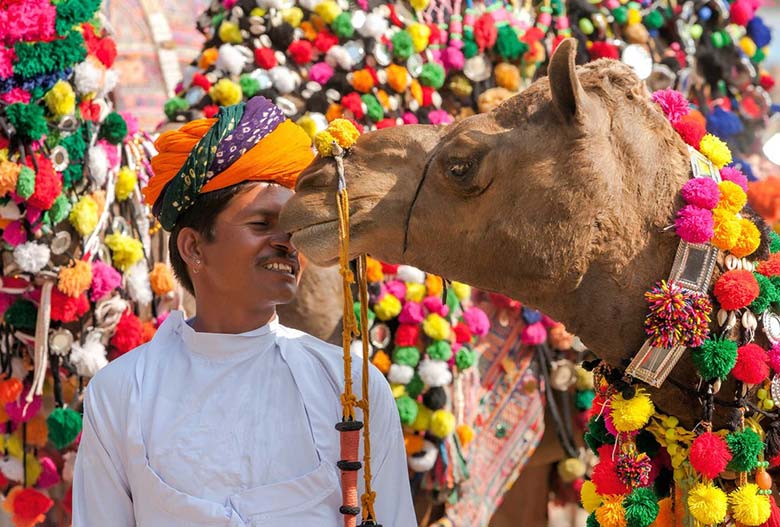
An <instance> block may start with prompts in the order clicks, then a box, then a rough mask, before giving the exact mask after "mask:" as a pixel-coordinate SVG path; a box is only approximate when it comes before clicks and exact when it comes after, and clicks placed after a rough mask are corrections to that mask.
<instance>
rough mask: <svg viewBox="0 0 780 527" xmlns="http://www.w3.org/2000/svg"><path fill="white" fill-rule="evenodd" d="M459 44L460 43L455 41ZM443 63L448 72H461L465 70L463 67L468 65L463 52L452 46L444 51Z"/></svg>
mask: <svg viewBox="0 0 780 527" xmlns="http://www.w3.org/2000/svg"><path fill="white" fill-rule="evenodd" d="M453 42H458V41H453ZM441 61H442V63H443V64H444V68H445V69H446V70H447V71H450V70H456V71H460V70H462V69H463V66H464V65H465V64H466V58H465V57H464V56H463V52H462V51H461V50H460V49H459V48H456V47H453V46H452V45H450V46H449V47H448V48H447V49H445V50H444V52H443V53H442V56H441Z"/></svg>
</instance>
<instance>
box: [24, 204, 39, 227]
mask: <svg viewBox="0 0 780 527" xmlns="http://www.w3.org/2000/svg"><path fill="white" fill-rule="evenodd" d="M41 214H42V212H41V209H39V208H38V207H34V206H32V205H30V204H29V203H28V204H27V211H26V212H25V215H24V217H25V218H27V223H29V224H30V225H33V226H34V225H36V224H37V223H38V220H40V219H41ZM33 229H35V227H33Z"/></svg>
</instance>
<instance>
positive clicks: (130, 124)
mask: <svg viewBox="0 0 780 527" xmlns="http://www.w3.org/2000/svg"><path fill="white" fill-rule="evenodd" d="M119 115H121V116H122V119H124V120H125V122H126V123H127V134H128V135H133V134H135V133H137V132H138V130H140V126H139V124H138V119H136V117H135V115H133V114H132V113H130V112H119Z"/></svg>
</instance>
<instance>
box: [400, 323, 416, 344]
mask: <svg viewBox="0 0 780 527" xmlns="http://www.w3.org/2000/svg"><path fill="white" fill-rule="evenodd" d="M419 336H420V327H419V326H418V325H417V324H401V325H400V326H398V329H397V330H395V345H396V346H398V347H400V348H403V347H406V346H415V345H416V344H417V338H418V337H419Z"/></svg>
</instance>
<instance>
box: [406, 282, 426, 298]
mask: <svg viewBox="0 0 780 527" xmlns="http://www.w3.org/2000/svg"><path fill="white" fill-rule="evenodd" d="M425 293H426V288H425V285H423V284H411V283H409V284H406V299H407V300H411V301H412V302H422V301H423V299H425Z"/></svg>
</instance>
